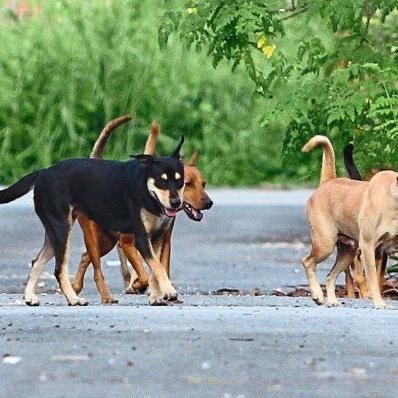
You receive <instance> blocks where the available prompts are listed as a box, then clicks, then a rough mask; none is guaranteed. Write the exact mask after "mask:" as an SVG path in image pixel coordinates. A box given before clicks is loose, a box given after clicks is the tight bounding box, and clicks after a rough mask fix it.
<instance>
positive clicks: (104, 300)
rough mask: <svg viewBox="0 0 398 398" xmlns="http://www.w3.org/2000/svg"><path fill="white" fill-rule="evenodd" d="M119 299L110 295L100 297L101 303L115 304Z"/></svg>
mask: <svg viewBox="0 0 398 398" xmlns="http://www.w3.org/2000/svg"><path fill="white" fill-rule="evenodd" d="M118 302H119V301H118V300H116V299H114V298H113V297H112V296H104V297H101V303H102V304H117V303H118Z"/></svg>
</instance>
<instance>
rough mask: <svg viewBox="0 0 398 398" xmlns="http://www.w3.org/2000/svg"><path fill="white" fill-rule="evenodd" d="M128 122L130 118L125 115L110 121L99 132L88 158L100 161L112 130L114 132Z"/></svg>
mask: <svg viewBox="0 0 398 398" xmlns="http://www.w3.org/2000/svg"><path fill="white" fill-rule="evenodd" d="M129 120H131V116H129V115H125V116H120V117H118V118H116V119H113V120H112V121H110V122H109V123H108V124H107V125H106V126H105V127H104V128H103V130H102V131H101V133H100V135H99V136H98V138H97V141H95V144H94V146H93V150H92V151H91V154H90V158H94V159H101V158H102V154H103V152H104V148H105V145H106V143H107V142H108V139H109V137H110V135H111V134H112V133H113V130H115V129H116V127H119V126H120V125H121V124H123V123H126V122H128V121H129Z"/></svg>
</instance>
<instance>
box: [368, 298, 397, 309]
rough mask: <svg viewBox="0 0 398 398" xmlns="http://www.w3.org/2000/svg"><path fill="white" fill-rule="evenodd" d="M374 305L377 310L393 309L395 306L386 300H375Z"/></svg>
mask: <svg viewBox="0 0 398 398" xmlns="http://www.w3.org/2000/svg"><path fill="white" fill-rule="evenodd" d="M373 305H374V307H375V308H376V309H377V310H393V309H394V306H393V305H390V304H387V303H386V302H385V301H384V300H377V301H374V302H373Z"/></svg>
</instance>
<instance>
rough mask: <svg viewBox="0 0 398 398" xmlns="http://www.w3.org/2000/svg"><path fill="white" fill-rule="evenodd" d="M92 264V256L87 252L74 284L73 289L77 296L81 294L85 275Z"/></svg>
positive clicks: (83, 255) (80, 264)
mask: <svg viewBox="0 0 398 398" xmlns="http://www.w3.org/2000/svg"><path fill="white" fill-rule="evenodd" d="M90 264H91V258H90V255H89V254H88V253H87V252H86V253H83V254H82V257H81V259H80V263H79V266H78V268H77V271H76V275H75V278H74V280H73V282H72V287H73V290H74V291H75V293H76V294H79V293H80V292H81V291H82V289H83V287H84V275H85V274H86V270H87V268H88V266H89V265H90Z"/></svg>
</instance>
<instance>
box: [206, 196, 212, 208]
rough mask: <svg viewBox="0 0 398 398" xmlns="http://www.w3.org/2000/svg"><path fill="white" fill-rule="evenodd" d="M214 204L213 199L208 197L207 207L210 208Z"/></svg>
mask: <svg viewBox="0 0 398 398" xmlns="http://www.w3.org/2000/svg"><path fill="white" fill-rule="evenodd" d="M212 206H213V201H212V200H211V199H210V198H207V199H206V201H205V209H206V210H208V209H210V208H211V207H212Z"/></svg>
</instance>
